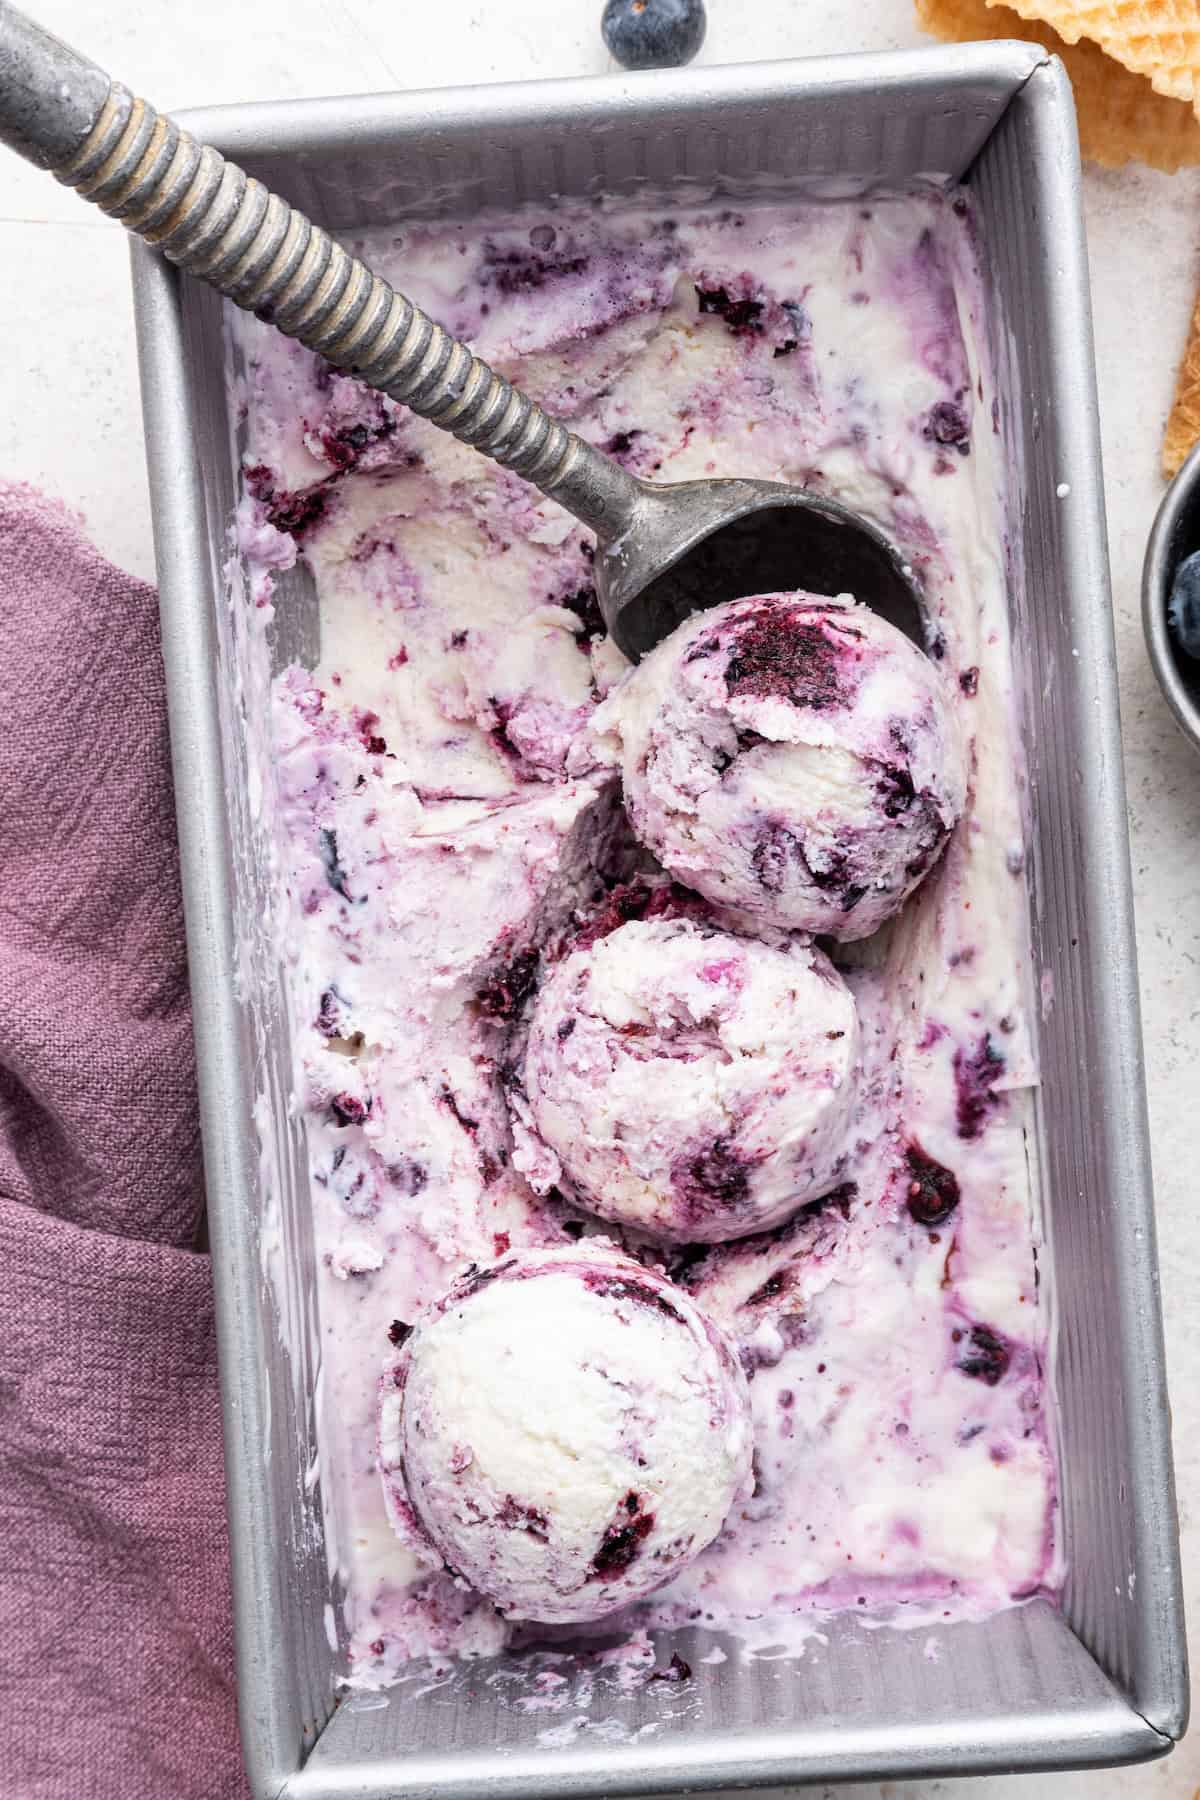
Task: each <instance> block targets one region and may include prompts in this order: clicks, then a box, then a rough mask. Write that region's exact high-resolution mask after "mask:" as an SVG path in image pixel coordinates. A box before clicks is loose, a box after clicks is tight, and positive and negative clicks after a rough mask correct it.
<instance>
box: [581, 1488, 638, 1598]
mask: <svg viewBox="0 0 1200 1800" xmlns="http://www.w3.org/2000/svg"><path fill="white" fill-rule="evenodd" d="M653 1530H654V1514H653V1513H651V1512H646V1511H644V1510H643V1506H642V1500H641V1496H640V1495H639V1494H635V1493H634V1492H633V1491H632V1489H631V1490H630V1492H629V1493H628V1494H626V1496H625V1498H624V1500H622V1502H621V1504H620V1506H619V1507H618V1508H617V1515H616V1517H615V1518H614V1520H613V1522H612V1524H611V1525H610V1526H609V1527H608V1528H607V1530H606V1531H605V1533H604V1536H603V1537H602V1538H601V1540H600V1548H599V1549H598V1550H597V1552H596V1554H595V1556H594V1557H593V1558H592V1568H591V1573H590V1575H589V1576H588V1580H589V1581H597V1580H599V1581H603V1580H605V1579H606V1578H608V1577H609V1576H612V1575H620V1574H621V1573H622V1572H623V1571H624V1570H625V1569H627V1568H628V1567H629V1565H630V1563H632V1562H633V1561H634V1559H635V1558H636V1557H637V1555H638V1552H639V1551H640V1549H641V1547H642V1544H643V1542H644V1540H645V1539H646V1538H647V1537H649V1535H650V1533H651V1532H652V1531H653Z"/></svg>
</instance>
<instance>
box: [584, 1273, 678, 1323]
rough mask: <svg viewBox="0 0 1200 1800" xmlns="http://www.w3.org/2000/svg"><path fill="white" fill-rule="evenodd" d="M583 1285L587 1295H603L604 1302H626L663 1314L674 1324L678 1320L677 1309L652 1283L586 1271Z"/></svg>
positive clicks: (628, 1277)
mask: <svg viewBox="0 0 1200 1800" xmlns="http://www.w3.org/2000/svg"><path fill="white" fill-rule="evenodd" d="M583 1285H584V1287H586V1288H587V1290H588V1292H589V1293H592V1294H600V1295H603V1297H604V1298H605V1299H606V1300H627V1301H630V1302H632V1304H633V1305H634V1306H645V1307H649V1309H650V1310H651V1311H652V1312H660V1313H665V1315H666V1317H667V1318H668V1319H673V1320H675V1321H676V1323H678V1322H679V1320H680V1313H679V1310H678V1308H677V1307H675V1306H673V1305H672V1304H671V1301H670V1300H669V1299H668V1298H667V1296H666V1294H664V1293H663V1292H662V1290H661V1289H660V1288H656V1287H655V1286H654V1284H653V1283H652V1282H649V1281H638V1280H637V1279H636V1278H635V1277H633V1276H628V1275H602V1274H601V1273H600V1272H599V1270H596V1269H587V1270H585V1272H584V1276H583Z"/></svg>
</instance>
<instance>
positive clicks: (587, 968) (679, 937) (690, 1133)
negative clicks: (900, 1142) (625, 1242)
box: [514, 918, 860, 1243]
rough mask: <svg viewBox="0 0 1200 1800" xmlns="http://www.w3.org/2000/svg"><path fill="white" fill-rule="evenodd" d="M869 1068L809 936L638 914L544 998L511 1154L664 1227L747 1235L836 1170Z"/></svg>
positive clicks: (612, 1207)
mask: <svg viewBox="0 0 1200 1800" xmlns="http://www.w3.org/2000/svg"><path fill="white" fill-rule="evenodd" d="M859 1070H860V1046H859V1030H858V1013H857V1009H856V1007H855V1003H854V996H853V994H852V993H851V992H850V989H849V988H848V987H847V985H846V983H845V982H844V981H843V980H842V978H841V976H840V975H839V974H838V973H837V971H836V970H835V969H834V967H833V965H832V964H831V963H830V962H829V960H828V958H827V957H825V956H824V955H823V954H822V953H821V951H820V950H818V949H817V948H816V947H815V945H813V944H811V943H809V942H808V940H807V939H804V938H798V937H793V938H790V939H789V938H780V939H779V940H778V941H776V942H770V943H768V942H764V941H762V940H760V939H754V938H743V937H735V936H733V935H731V934H730V933H728V932H725V931H719V930H717V929H716V927H715V926H711V925H702V924H698V923H695V922H693V921H692V920H689V919H670V918H658V919H644V920H643V919H636V920H630V922H629V923H628V924H625V925H622V926H620V927H619V929H617V930H616V931H613V932H611V933H610V934H609V935H608V936H606V937H602V938H600V939H599V940H598V941H597V942H596V943H594V944H591V945H590V946H589V947H588V948H586V949H581V950H576V951H574V952H573V953H572V954H571V955H570V956H568V957H566V958H565V960H564V961H563V962H562V963H560V964H559V966H558V967H557V968H556V969H555V970H554V972H553V974H552V975H551V976H550V978H549V980H548V981H547V982H546V983H545V984H544V986H543V987H542V989H541V991H540V993H539V995H538V998H537V1001H536V1004H535V1006H534V1009H533V1015H532V1019H531V1023H530V1031H529V1042H528V1049H527V1052H526V1057H525V1072H524V1084H523V1091H522V1092H518V1093H517V1095H515V1096H514V1111H515V1114H516V1119H515V1130H516V1139H517V1149H516V1153H515V1158H514V1160H515V1162H516V1165H517V1167H518V1168H522V1169H523V1170H524V1171H525V1172H526V1173H527V1174H528V1175H529V1178H530V1180H531V1181H532V1183H533V1185H534V1187H535V1188H537V1189H539V1190H540V1191H541V1192H546V1191H548V1190H549V1189H550V1188H551V1187H561V1188H563V1189H564V1190H565V1191H566V1192H567V1193H568V1194H570V1195H571V1196H572V1197H573V1198H575V1199H576V1200H577V1201H578V1203H579V1204H580V1205H581V1206H585V1207H588V1208H589V1209H590V1210H591V1211H593V1212H597V1213H599V1214H601V1216H602V1217H604V1218H607V1219H616V1220H620V1221H622V1222H623V1223H625V1224H628V1225H634V1226H637V1227H638V1228H639V1229H640V1230H643V1231H647V1232H650V1233H652V1234H653V1235H655V1236H658V1237H663V1238H668V1239H677V1240H680V1241H682V1242H688V1243H698V1242H717V1241H720V1240H722V1239H725V1238H734V1237H744V1236H745V1235H747V1233H749V1232H753V1231H763V1230H766V1229H767V1228H768V1227H770V1226H773V1225H777V1224H779V1223H780V1222H781V1221H782V1220H783V1219H785V1218H787V1217H788V1216H789V1215H790V1214H791V1213H793V1212H795V1211H796V1210H797V1208H798V1207H800V1206H803V1205H804V1204H806V1203H807V1202H808V1201H811V1200H815V1199H818V1198H819V1197H820V1196H821V1195H822V1194H825V1193H827V1192H828V1191H829V1189H830V1188H832V1187H834V1186H835V1185H836V1184H837V1182H838V1181H839V1180H840V1179H841V1177H842V1174H843V1172H844V1170H845V1168H846V1165H847V1161H848V1158H849V1152H850V1149H851V1143H852V1135H853V1125H854V1119H855V1102H856V1098H857V1082H858V1075H859Z"/></svg>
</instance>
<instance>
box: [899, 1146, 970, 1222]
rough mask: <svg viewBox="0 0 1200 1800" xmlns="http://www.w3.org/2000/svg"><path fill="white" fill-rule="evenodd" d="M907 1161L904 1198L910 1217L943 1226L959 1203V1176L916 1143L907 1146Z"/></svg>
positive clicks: (905, 1159) (905, 1155)
mask: <svg viewBox="0 0 1200 1800" xmlns="http://www.w3.org/2000/svg"><path fill="white" fill-rule="evenodd" d="M904 1162H905V1167H906V1168H907V1170H908V1188H907V1192H906V1193H905V1196H904V1199H905V1204H906V1205H907V1207H908V1211H909V1215H910V1217H911V1218H913V1219H915V1220H916V1222H917V1224H918V1225H940V1224H941V1223H942V1220H943V1219H948V1218H949V1217H950V1214H951V1213H952V1212H953V1211H954V1209H955V1207H956V1206H957V1205H958V1202H959V1197H960V1196H959V1188H958V1177H957V1176H956V1175H955V1174H954V1172H953V1170H951V1169H948V1168H947V1167H946V1165H945V1164H944V1163H940V1162H937V1161H935V1159H934V1158H933V1157H932V1156H927V1155H926V1154H925V1152H924V1150H922V1148H921V1146H920V1144H917V1143H911V1144H910V1145H909V1146H908V1149H907V1150H906V1151H905V1152H904Z"/></svg>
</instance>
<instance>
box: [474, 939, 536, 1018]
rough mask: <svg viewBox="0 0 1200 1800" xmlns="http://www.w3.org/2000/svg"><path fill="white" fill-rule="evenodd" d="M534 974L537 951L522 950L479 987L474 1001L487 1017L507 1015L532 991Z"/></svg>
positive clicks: (514, 1013) (516, 1010)
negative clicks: (505, 966)
mask: <svg viewBox="0 0 1200 1800" xmlns="http://www.w3.org/2000/svg"><path fill="white" fill-rule="evenodd" d="M537 976H538V953H537V951H536V950H523V951H522V952H521V953H520V955H519V956H516V957H514V958H513V960H512V962H510V963H509V964H508V967H507V968H504V969H501V970H500V971H499V972H498V973H497V974H495V975H493V976H492V979H491V980H490V981H488V982H487V983H485V985H484V986H483V987H481V988H480V990H479V995H478V999H477V1005H478V1007H479V1010H480V1012H482V1013H486V1014H487V1016H488V1018H489V1019H511V1018H514V1017H515V1016H516V1014H517V1013H518V1012H520V1010H521V1007H522V1006H523V1005H524V1004H525V1001H526V1000H527V999H528V998H529V996H530V994H531V993H532V992H533V989H534V986H535V984H536V982H537Z"/></svg>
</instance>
